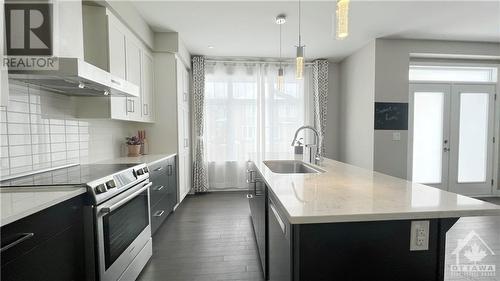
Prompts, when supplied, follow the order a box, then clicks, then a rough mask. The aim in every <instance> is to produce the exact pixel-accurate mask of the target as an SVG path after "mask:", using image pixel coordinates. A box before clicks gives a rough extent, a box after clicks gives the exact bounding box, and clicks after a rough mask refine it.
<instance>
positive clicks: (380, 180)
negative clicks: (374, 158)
mask: <svg viewBox="0 0 500 281" xmlns="http://www.w3.org/2000/svg"><path fill="white" fill-rule="evenodd" d="M254 165H255V170H256V171H255V172H256V173H255V176H254V180H251V182H256V183H254V184H256V185H258V184H257V183H258V182H259V181H260V182H262V183H264V184H265V187H266V188H265V190H267V196H266V198H267V199H266V200H267V205H266V214H267V221H266V224H267V231H266V236H267V241H266V244H267V246H266V251H264V252H265V253H266V256H267V258H266V260H267V266H265V267H267V268H268V270H267V273H268V277H269V280H272V281H275V280H294V281H297V280H304V281H308V280H314V281H320V280H384V281H390V280H406V281H408V280H422V281H430V280H443V279H444V255H445V242H446V232H447V231H448V230H449V229H450V228H451V227H452V226H453V225H454V224H455V222H456V221H457V220H458V219H459V218H460V217H471V216H499V215H500V206H497V205H493V204H490V203H486V202H483V201H480V200H476V199H473V198H469V197H465V196H461V195H458V194H454V193H451V192H446V191H442V190H439V189H436V188H433V187H429V186H425V185H421V184H417V183H412V182H409V181H406V180H403V179H399V178H395V177H391V176H388V175H384V174H381V173H377V172H373V171H369V170H366V169H362V168H359V167H355V166H352V165H348V164H345V163H341V162H337V161H333V160H329V159H325V160H324V161H323V163H322V165H321V166H320V167H316V168H318V169H321V170H322V172H320V173H310V174H304V173H297V174H287V173H275V172H273V171H271V169H270V168H269V167H268V166H267V165H266V164H265V161H256V162H255V163H254ZM313 167H314V166H313ZM250 177H252V175H250ZM252 190H257V189H255V188H254V189H252V187H250V186H249V195H251V196H250V197H252V198H255V197H259V196H255V197H254V195H256V194H251V193H252ZM259 193H260V194H262V191H260V192H259ZM253 213H254V211H253V210H252V216H253ZM254 221H255V219H254ZM412 225H413V227H412ZM256 234H257V233H256ZM260 254H261V255H262V251H261V252H260Z"/></svg>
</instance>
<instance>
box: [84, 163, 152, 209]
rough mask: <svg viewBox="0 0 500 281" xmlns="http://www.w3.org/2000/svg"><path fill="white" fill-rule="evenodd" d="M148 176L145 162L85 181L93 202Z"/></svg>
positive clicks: (107, 197)
mask: <svg viewBox="0 0 500 281" xmlns="http://www.w3.org/2000/svg"><path fill="white" fill-rule="evenodd" d="M148 178H149V170H148V167H147V166H146V165H145V164H139V165H137V166H133V167H130V168H128V169H125V170H123V171H120V172H117V173H115V174H112V175H109V176H106V177H103V178H101V179H98V180H95V181H93V182H89V183H87V187H88V190H89V193H90V194H91V195H92V197H93V199H94V202H95V203H99V202H103V201H105V200H107V199H109V198H111V197H113V196H115V195H117V194H118V193H121V192H123V191H125V190H127V189H128V188H130V187H132V186H134V185H136V184H137V183H139V182H142V181H144V180H146V179H148Z"/></svg>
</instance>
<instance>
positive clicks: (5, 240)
mask: <svg viewBox="0 0 500 281" xmlns="http://www.w3.org/2000/svg"><path fill="white" fill-rule="evenodd" d="M83 203H84V195H82V196H78V197H75V198H72V199H70V200H67V201H65V202H62V203H59V204H57V205H55V206H52V207H49V208H47V209H45V210H42V211H40V212H38V213H35V214H33V215H30V216H28V217H26V218H23V219H21V220H19V221H16V222H13V223H10V224H8V225H6V226H3V227H2V228H1V230H0V231H1V244H2V246H1V247H2V248H3V249H5V248H6V247H7V248H8V247H9V245H11V247H10V248H8V249H5V250H3V251H2V252H1V253H0V258H1V265H2V266H1V278H0V279H1V280H2V281H26V280H37V281H44V280H47V281H56V280H65V281H66V280H68V281H71V280H86V277H87V276H86V273H85V272H86V270H85V254H86V253H85V246H84V244H85V243H84V242H85V241H84V225H83V224H84V220H83ZM16 242H18V243H16Z"/></svg>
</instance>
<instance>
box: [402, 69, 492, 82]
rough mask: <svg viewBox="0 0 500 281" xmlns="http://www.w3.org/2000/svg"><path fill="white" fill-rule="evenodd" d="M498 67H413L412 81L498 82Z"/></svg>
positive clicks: (411, 72)
mask: <svg viewBox="0 0 500 281" xmlns="http://www.w3.org/2000/svg"><path fill="white" fill-rule="evenodd" d="M497 78H498V77H497V68H496V67H465V66H464V67H459V66H423V65H411V66H410V72H409V79H410V81H450V82H451V81H453V82H492V83H494V82H497Z"/></svg>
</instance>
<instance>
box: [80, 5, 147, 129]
mask: <svg viewBox="0 0 500 281" xmlns="http://www.w3.org/2000/svg"><path fill="white" fill-rule="evenodd" d="M83 31H84V38H85V40H84V41H85V49H84V53H85V61H87V62H89V63H91V64H93V65H95V66H97V67H100V68H102V69H104V70H106V71H109V72H110V73H111V74H113V75H116V76H118V77H120V78H122V79H125V80H127V81H128V82H131V83H133V84H135V85H137V86H138V87H139V93H140V95H139V97H134V98H126V97H111V98H110V99H109V107H108V109H107V110H102V109H103V108H102V107H103V106H102V105H99V106H97V105H96V106H95V107H93V108H92V105H91V104H92V102H91V101H90V99H87V100H82V108H80V109H79V110H78V112H79V115H80V116H81V117H87V118H103V117H104V118H112V119H120V120H128V121H137V122H154V118H153V117H152V114H151V112H152V110H151V106H150V105H151V103H152V100H153V86H152V84H153V75H154V74H153V67H152V59H151V55H150V51H149V49H148V47H147V46H146V45H145V44H143V43H142V41H141V40H140V39H139V38H138V37H137V36H136V35H135V34H134V33H132V31H131V30H129V29H128V27H127V26H126V25H125V24H123V22H121V21H120V20H119V19H118V18H117V17H116V16H115V15H114V14H113V13H112V12H111V11H110V10H108V9H106V8H105V7H101V6H93V5H83ZM145 60H146V61H145ZM143 95H145V96H143ZM99 102H100V103H103V101H102V100H100V101H99ZM83 106H85V107H87V108H83ZM95 108H99V109H100V110H99V112H96V110H95Z"/></svg>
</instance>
